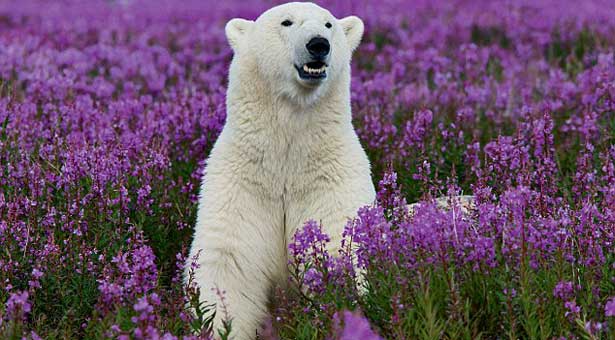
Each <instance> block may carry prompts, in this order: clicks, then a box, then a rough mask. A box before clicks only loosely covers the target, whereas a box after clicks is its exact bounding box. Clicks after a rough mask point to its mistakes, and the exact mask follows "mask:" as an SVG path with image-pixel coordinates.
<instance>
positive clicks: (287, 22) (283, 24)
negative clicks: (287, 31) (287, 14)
mask: <svg viewBox="0 0 615 340" xmlns="http://www.w3.org/2000/svg"><path fill="white" fill-rule="evenodd" d="M292 24H293V22H292V21H290V20H284V21H282V26H286V27H288V26H290V25H292Z"/></svg>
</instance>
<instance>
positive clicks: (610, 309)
mask: <svg viewBox="0 0 615 340" xmlns="http://www.w3.org/2000/svg"><path fill="white" fill-rule="evenodd" d="M604 315H605V316H615V297H611V298H610V299H608V300H607V302H606V304H605V305H604Z"/></svg>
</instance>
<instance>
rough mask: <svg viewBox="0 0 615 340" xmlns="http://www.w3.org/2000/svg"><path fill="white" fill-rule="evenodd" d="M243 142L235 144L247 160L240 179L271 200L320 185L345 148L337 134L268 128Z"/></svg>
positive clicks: (333, 168)
mask: <svg viewBox="0 0 615 340" xmlns="http://www.w3.org/2000/svg"><path fill="white" fill-rule="evenodd" d="M242 140H243V142H242V143H241V144H239V145H237V147H238V148H241V149H242V154H243V155H244V157H245V158H244V160H245V161H246V163H244V166H243V167H241V171H242V172H245V174H244V176H242V177H244V178H245V177H249V179H250V181H251V182H252V183H253V184H254V185H255V186H257V187H259V188H260V189H261V190H266V191H269V192H268V195H270V196H272V197H279V196H280V195H282V194H284V193H300V192H305V191H309V190H311V188H313V187H314V186H321V185H322V182H323V181H326V180H327V179H328V178H329V177H330V175H331V174H334V173H335V172H336V171H337V170H336V169H335V168H336V167H338V166H339V165H340V164H341V163H343V162H342V160H343V158H344V157H345V156H344V152H345V151H344V150H345V149H348V148H347V146H346V145H345V144H344V143H343V142H342V141H341V138H340V136H339V135H335V134H334V133H326V132H325V131H323V130H321V131H320V132H314V131H310V130H306V131H303V132H302V133H297V134H288V133H282V132H281V131H276V130H275V129H267V130H261V131H260V133H255V134H252V135H251V136H249V138H248V137H247V136H246V138H242Z"/></svg>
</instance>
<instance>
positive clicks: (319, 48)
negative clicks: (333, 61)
mask: <svg viewBox="0 0 615 340" xmlns="http://www.w3.org/2000/svg"><path fill="white" fill-rule="evenodd" d="M305 48H306V49H307V50H308V52H310V55H311V56H312V57H313V58H314V59H315V60H317V61H322V60H325V58H326V57H327V56H328V55H329V51H331V45H329V40H327V39H325V38H323V37H315V38H312V39H310V41H309V42H308V43H307V44H306V45H305Z"/></svg>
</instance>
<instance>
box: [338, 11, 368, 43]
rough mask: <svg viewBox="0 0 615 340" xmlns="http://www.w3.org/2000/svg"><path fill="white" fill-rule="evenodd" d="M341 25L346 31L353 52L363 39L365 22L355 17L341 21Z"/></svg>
mask: <svg viewBox="0 0 615 340" xmlns="http://www.w3.org/2000/svg"><path fill="white" fill-rule="evenodd" d="M339 23H340V25H341V26H342V28H343V29H344V34H345V35H346V40H348V44H349V45H350V49H351V50H353V51H354V50H355V48H357V47H358V46H359V43H360V42H361V38H362V37H363V21H362V20H361V19H359V17H355V16H354V15H352V16H349V17H345V18H343V19H340V21H339Z"/></svg>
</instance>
